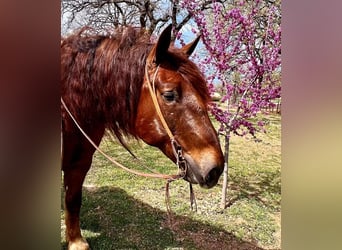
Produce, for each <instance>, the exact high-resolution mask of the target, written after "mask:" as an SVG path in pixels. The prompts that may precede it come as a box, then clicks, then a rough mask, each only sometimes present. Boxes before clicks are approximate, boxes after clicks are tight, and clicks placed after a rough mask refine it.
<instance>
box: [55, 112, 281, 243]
mask: <svg viewBox="0 0 342 250" xmlns="http://www.w3.org/2000/svg"><path fill="white" fill-rule="evenodd" d="M265 120H267V127H266V129H267V133H265V134H261V133H260V134H258V135H257V137H258V139H261V141H260V142H255V140H253V139H252V138H251V137H245V138H241V137H237V136H233V137H232V138H231V148H230V159H229V160H230V163H229V190H228V197H229V206H228V208H227V209H225V210H222V209H220V208H219V205H220V198H221V188H222V178H221V179H220V181H219V183H218V185H217V186H216V187H214V188H212V189H209V190H206V189H201V188H200V187H199V186H197V185H194V191H195V195H196V198H197V206H198V211H197V212H191V211H190V202H189V187H188V183H187V182H185V181H183V180H178V181H175V182H173V183H171V189H170V195H171V208H172V216H171V217H169V216H168V214H167V212H166V205H165V182H164V181H162V180H159V179H150V178H144V177H139V176H134V175H131V174H129V173H127V172H124V171H123V170H121V169H118V168H117V167H116V166H113V165H111V164H110V163H109V162H108V161H107V160H106V159H104V157H102V156H101V155H99V154H98V153H96V154H95V155H94V160H93V166H92V168H91V170H90V171H89V173H88V176H87V178H86V181H85V183H84V189H83V190H84V191H83V205H82V211H81V228H82V232H83V235H84V236H85V237H86V238H87V240H88V242H89V243H90V246H91V248H92V249H95V250H96V249H215V250H216V249H246V250H247V249H280V243H281V238H280V236H281V227H280V221H281V216H280V210H281V206H280V203H281V173H280V165H281V151H280V148H281V138H280V137H281V125H280V120H281V117H280V116H279V115H267V116H265ZM129 145H130V147H131V149H132V151H133V152H134V153H135V154H136V155H137V156H138V157H139V158H140V159H143V161H144V162H145V164H146V165H148V166H149V167H150V168H153V169H155V170H156V171H158V172H162V173H172V174H173V173H176V172H177V168H176V166H175V165H174V164H173V163H172V162H171V161H170V160H168V159H167V158H166V157H165V156H164V155H163V154H162V153H161V152H160V151H159V150H157V149H155V148H152V147H149V146H147V145H145V144H144V143H143V142H136V141H130V143H129ZM101 148H102V149H103V150H105V151H106V152H107V153H108V154H110V155H111V156H112V157H113V158H115V159H116V160H117V161H119V162H121V163H123V164H124V165H126V166H129V167H131V168H135V169H139V170H141V171H146V170H144V169H143V168H139V166H138V163H137V162H135V161H134V160H133V159H132V157H131V156H130V155H129V154H128V153H127V152H126V151H125V149H123V148H122V147H121V146H120V145H119V144H118V143H116V142H113V141H112V140H111V138H110V137H105V138H104V140H103V141H102V143H101ZM62 204H63V202H62ZM63 216H64V213H63V208H61V228H62V230H61V245H62V249H66V243H65V237H64V233H65V226H64V217H63Z"/></svg>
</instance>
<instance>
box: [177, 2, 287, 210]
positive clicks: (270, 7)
mask: <svg viewBox="0 0 342 250" xmlns="http://www.w3.org/2000/svg"><path fill="white" fill-rule="evenodd" d="M197 3H198V1H194V0H183V1H182V2H181V6H182V7H184V8H186V9H187V11H188V12H189V13H191V14H192V18H193V19H194V21H195V23H196V24H197V27H198V29H199V30H200V32H201V34H202V41H203V43H204V45H205V48H206V50H207V56H205V57H203V58H197V59H198V60H199V61H200V66H201V68H202V70H203V71H204V72H205V73H206V75H207V79H208V82H209V88H210V91H211V93H214V91H215V86H217V84H220V85H221V91H222V94H223V96H222V98H221V100H220V101H219V103H214V104H212V105H211V112H212V114H213V115H214V117H215V118H216V120H217V121H219V122H220V129H219V133H220V135H222V136H223V137H224V141H225V144H224V150H225V153H224V155H225V169H224V180H223V188H222V199H221V208H225V207H226V199H227V198H226V196H227V187H228V166H229V149H230V137H231V134H232V133H234V134H236V135H239V136H245V135H247V134H251V135H252V136H254V137H255V136H256V132H257V131H263V130H264V122H263V120H261V119H260V118H259V117H258V116H257V115H258V113H259V112H260V111H262V109H263V108H265V107H269V106H272V105H274V104H273V102H272V100H274V99H276V98H279V97H280V93H281V86H280V75H281V60H280V53H281V40H280V38H281V27H280V19H281V12H280V1H268V0H263V1H261V0H257V1H250V0H240V1H224V2H219V1H213V2H212V8H210V9H205V10H203V9H201V8H200V7H199V6H198V4H197Z"/></svg>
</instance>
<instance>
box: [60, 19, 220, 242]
mask: <svg viewBox="0 0 342 250" xmlns="http://www.w3.org/2000/svg"><path fill="white" fill-rule="evenodd" d="M171 30H172V28H171V25H169V26H168V27H167V28H165V29H164V31H163V32H162V33H161V35H160V36H159V38H158V39H157V42H155V43H153V42H151V38H150V36H149V35H148V34H147V32H146V31H145V32H144V31H143V30H142V29H137V28H132V27H126V28H124V29H121V30H117V31H115V32H112V33H108V34H99V33H96V32H94V31H92V30H91V29H89V28H83V29H81V30H80V31H78V32H75V33H73V34H71V35H69V36H68V37H64V38H62V40H61V99H62V100H63V102H64V103H65V105H66V106H63V105H61V123H62V125H61V127H62V128H61V130H62V131H61V133H62V135H61V137H62V171H63V173H64V176H63V182H64V192H65V199H64V210H65V225H66V240H67V242H68V249H89V244H88V243H87V241H86V239H84V238H83V237H82V235H81V229H80V208H81V201H82V185H83V181H84V179H85V176H86V174H87V172H88V170H89V169H90V166H91V163H92V157H93V154H94V152H95V148H94V147H93V146H92V145H91V143H90V142H89V141H88V140H87V139H86V138H85V136H83V134H82V133H81V132H80V130H79V128H78V127H77V126H76V124H75V122H74V121H73V120H72V118H71V116H70V115H69V114H68V113H67V112H66V110H67V109H68V110H70V113H71V114H72V115H73V116H74V118H75V120H76V121H77V123H78V124H79V126H80V127H82V129H83V130H84V131H85V133H86V134H87V135H88V136H89V137H90V138H91V140H92V141H93V142H94V143H95V144H96V145H97V146H98V145H99V144H100V142H101V139H102V137H103V136H104V133H105V131H108V132H109V133H112V134H113V135H114V136H115V137H116V138H117V139H118V141H119V142H120V143H121V144H122V145H123V146H124V147H125V148H126V149H128V147H127V145H126V142H125V138H127V137H130V138H134V139H137V140H142V141H144V142H145V143H147V144H148V145H151V146H154V147H157V148H159V149H160V150H161V151H162V152H163V153H164V154H165V155H166V156H167V157H168V158H170V159H171V160H172V161H173V162H175V163H176V161H177V160H178V159H177V156H176V155H175V153H174V145H173V143H174V142H176V144H177V145H179V147H181V150H182V153H183V158H184V161H185V163H186V166H187V167H186V171H185V173H184V176H183V179H184V180H186V181H188V182H189V183H192V184H199V185H200V186H201V187H202V188H211V187H213V186H215V185H216V184H217V182H218V179H219V177H220V175H221V174H222V172H223V166H224V158H223V153H222V150H221V146H220V142H219V139H218V135H217V133H216V131H215V129H214V127H213V125H212V123H211V120H210V118H209V115H208V104H209V102H210V94H209V91H208V88H207V84H206V81H205V78H204V75H203V74H202V73H201V72H200V70H199V69H198V67H197V66H196V65H195V63H194V62H192V61H191V60H190V59H189V57H190V55H191V54H192V52H193V51H194V49H195V48H196V45H197V44H198V41H199V39H200V37H198V38H196V39H195V40H194V41H193V42H190V43H189V44H187V45H185V46H183V47H182V48H176V47H175V46H173V45H171ZM152 80H153V94H154V95H155V99H156V102H157V105H158V106H159V108H160V112H161V115H160V114H159V115H158V112H157V109H156V106H155V104H154V103H153V100H152V96H151V93H150V92H151V89H149V88H150V86H149V85H148V84H149V83H151V81H152ZM66 107H67V109H66ZM163 119H164V123H166V125H165V124H164V125H163V123H162V120H163ZM165 126H166V127H167V128H166V127H165ZM168 131H169V133H168ZM170 133H172V136H173V140H170Z"/></svg>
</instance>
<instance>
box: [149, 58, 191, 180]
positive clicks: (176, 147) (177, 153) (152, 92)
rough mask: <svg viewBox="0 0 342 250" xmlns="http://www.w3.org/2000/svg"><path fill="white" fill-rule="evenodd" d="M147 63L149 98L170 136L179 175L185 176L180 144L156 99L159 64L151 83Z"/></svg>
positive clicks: (185, 166) (185, 163)
mask: <svg viewBox="0 0 342 250" xmlns="http://www.w3.org/2000/svg"><path fill="white" fill-rule="evenodd" d="M147 67H148V66H147V64H146V66H145V77H146V80H147V86H148V89H149V92H150V95H151V98H152V102H153V105H154V107H155V109H156V112H157V115H158V117H159V119H160V121H161V124H162V126H163V128H164V129H165V131H166V133H167V135H168V136H169V138H170V142H171V146H172V150H173V154H174V156H175V157H176V160H177V161H176V164H177V166H178V168H179V170H180V171H181V173H180V174H181V175H183V176H185V174H186V171H187V167H188V165H187V162H186V160H185V158H184V156H183V149H182V147H181V145H180V144H179V143H178V142H177V140H176V139H175V136H174V135H173V133H172V132H171V129H170V128H169V126H168V125H167V122H166V120H165V118H164V116H163V113H162V112H161V109H160V105H159V103H158V99H157V92H156V86H155V80H156V77H157V73H158V70H159V65H157V68H156V70H155V72H154V74H153V78H152V83H151V81H150V77H149V74H148V69H147Z"/></svg>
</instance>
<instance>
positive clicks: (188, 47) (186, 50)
mask: <svg viewBox="0 0 342 250" xmlns="http://www.w3.org/2000/svg"><path fill="white" fill-rule="evenodd" d="M200 38H201V35H199V36H198V37H196V39H195V40H193V41H192V42H191V43H188V44H187V45H185V46H183V47H182V48H181V50H182V51H183V52H184V54H186V55H187V56H188V57H189V56H191V54H192V52H194V50H195V48H196V46H197V44H198V42H199V40H200Z"/></svg>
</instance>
